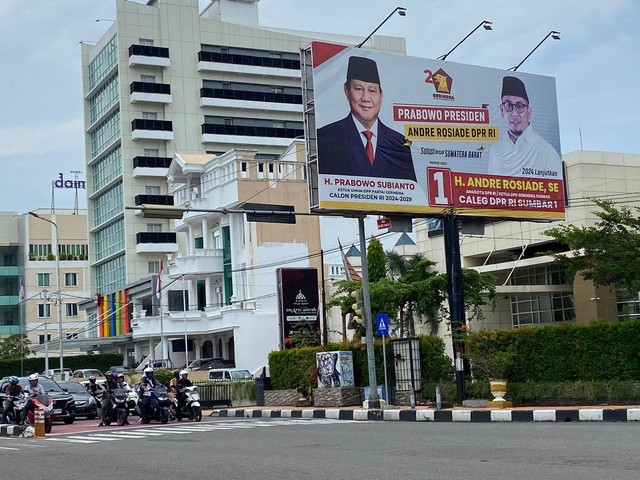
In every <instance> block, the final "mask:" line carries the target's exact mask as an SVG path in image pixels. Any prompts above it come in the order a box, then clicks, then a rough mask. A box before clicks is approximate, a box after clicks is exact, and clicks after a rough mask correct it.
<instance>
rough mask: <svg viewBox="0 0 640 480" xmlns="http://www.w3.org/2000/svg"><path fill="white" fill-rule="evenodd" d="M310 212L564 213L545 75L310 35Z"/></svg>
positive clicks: (306, 73) (306, 63) (551, 83)
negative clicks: (361, 46) (351, 44)
mask: <svg viewBox="0 0 640 480" xmlns="http://www.w3.org/2000/svg"><path fill="white" fill-rule="evenodd" d="M303 91H304V94H305V101H306V103H307V105H310V104H311V102H313V106H314V109H313V113H312V114H311V115H307V116H306V131H307V136H308V139H307V140H308V145H309V149H308V150H309V158H308V167H309V177H310V178H309V180H310V193H311V208H312V210H314V211H316V212H343V213H350V212H363V213H394V214H407V215H410V214H416V215H420V216H432V215H438V214H443V213H445V212H448V211H450V209H454V210H455V212H456V213H458V214H460V215H469V216H483V217H484V216H488V217H501V218H532V219H563V218H564V187H563V170H562V160H561V157H560V133H559V127H558V114H557V101H556V89H555V79H553V78H551V77H545V76H540V75H531V74H525V73H520V72H508V71H504V70H499V69H493V68H485V67H477V66H471V65H462V64H456V63H451V62H444V61H440V60H431V59H424V58H417V57H409V56H405V55H397V54H391V53H383V52H376V51H371V50H363V49H358V48H354V47H346V46H344V45H334V44H327V43H323V42H313V43H312V44H311V49H310V54H309V53H308V52H307V55H306V56H305V57H304V58H303Z"/></svg>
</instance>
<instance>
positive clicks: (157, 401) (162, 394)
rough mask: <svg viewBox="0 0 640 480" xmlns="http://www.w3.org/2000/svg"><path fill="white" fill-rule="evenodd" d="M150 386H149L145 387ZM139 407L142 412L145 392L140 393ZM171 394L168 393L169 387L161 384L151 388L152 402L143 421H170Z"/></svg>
mask: <svg viewBox="0 0 640 480" xmlns="http://www.w3.org/2000/svg"><path fill="white" fill-rule="evenodd" d="M145 388H148V387H145ZM138 395H139V397H140V398H139V400H138V408H139V409H140V412H142V399H143V398H144V395H143V392H142V391H140V392H139V393H138ZM169 403H170V402H169V395H168V394H167V388H166V387H164V386H162V385H159V386H157V387H156V388H155V389H153V388H152V389H151V402H150V403H149V406H148V407H147V411H146V415H145V416H144V417H142V423H149V422H150V421H151V420H159V421H160V423H167V422H168V421H169Z"/></svg>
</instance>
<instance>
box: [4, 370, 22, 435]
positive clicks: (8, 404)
mask: <svg viewBox="0 0 640 480" xmlns="http://www.w3.org/2000/svg"><path fill="white" fill-rule="evenodd" d="M4 393H5V395H6V399H5V401H4V404H3V409H2V419H0V424H3V423H7V417H8V416H9V412H10V411H12V410H13V400H14V398H16V397H20V396H22V395H24V390H23V388H22V385H20V384H19V383H18V377H16V376H15V375H14V376H12V377H11V378H10V379H9V385H7V386H6V388H5V389H4Z"/></svg>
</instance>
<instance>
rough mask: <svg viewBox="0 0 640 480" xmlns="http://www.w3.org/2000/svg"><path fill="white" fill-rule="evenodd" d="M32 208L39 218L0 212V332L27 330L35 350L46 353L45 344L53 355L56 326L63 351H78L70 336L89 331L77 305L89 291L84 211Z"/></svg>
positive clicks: (31, 345)
mask: <svg viewBox="0 0 640 480" xmlns="http://www.w3.org/2000/svg"><path fill="white" fill-rule="evenodd" d="M33 213H35V214H36V215H37V217H40V218H37V217H36V216H33V215H29V214H26V213H25V214H19V213H17V212H2V213H0V336H2V337H6V336H8V335H15V334H19V333H23V334H26V336H27V339H28V340H29V342H30V345H29V348H30V349H31V350H32V351H35V353H36V355H40V356H42V355H44V351H45V343H46V344H47V347H48V350H49V352H50V354H51V355H52V356H53V355H56V356H57V355H58V353H57V352H58V348H59V344H60V342H59V338H60V337H59V336H58V325H60V326H61V327H62V332H63V337H62V338H63V341H64V342H65V344H66V345H67V347H66V348H65V351H66V352H67V353H70V352H74V351H75V352H77V351H78V348H77V347H76V346H74V345H73V340H75V339H79V338H85V337H87V336H88V331H87V325H86V321H85V319H84V318H81V316H80V314H79V310H78V304H79V303H80V302H82V301H84V300H86V299H87V298H88V297H90V295H91V293H90V289H89V279H88V271H89V262H88V259H87V258H88V245H87V217H86V211H83V210H80V211H75V210H60V209H59V210H56V212H55V214H52V213H51V212H50V210H49V209H39V210H35V211H34V212H33ZM51 222H52V223H51ZM56 229H57V232H56ZM56 252H57V253H58V254H59V268H58V266H57V262H56ZM58 273H59V277H58V276H57V275H58ZM58 287H59V291H60V296H59V298H60V301H61V303H60V309H59V310H58V307H57V305H58V304H57V301H58V294H57V292H58ZM58 312H60V313H61V316H60V318H58ZM47 339H48V341H47Z"/></svg>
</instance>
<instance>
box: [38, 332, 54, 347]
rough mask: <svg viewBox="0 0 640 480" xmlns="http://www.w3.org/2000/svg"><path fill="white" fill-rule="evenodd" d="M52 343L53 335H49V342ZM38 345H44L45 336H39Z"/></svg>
mask: <svg viewBox="0 0 640 480" xmlns="http://www.w3.org/2000/svg"><path fill="white" fill-rule="evenodd" d="M50 341H51V334H50V333H49V334H47V342H50ZM38 343H39V344H40V345H44V335H38Z"/></svg>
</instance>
